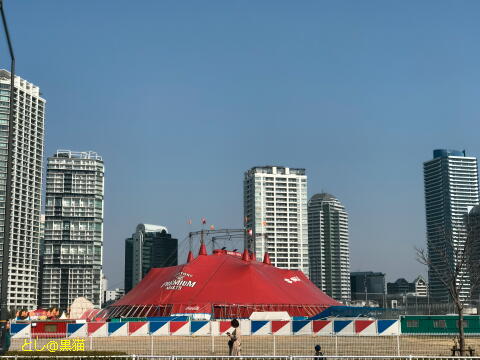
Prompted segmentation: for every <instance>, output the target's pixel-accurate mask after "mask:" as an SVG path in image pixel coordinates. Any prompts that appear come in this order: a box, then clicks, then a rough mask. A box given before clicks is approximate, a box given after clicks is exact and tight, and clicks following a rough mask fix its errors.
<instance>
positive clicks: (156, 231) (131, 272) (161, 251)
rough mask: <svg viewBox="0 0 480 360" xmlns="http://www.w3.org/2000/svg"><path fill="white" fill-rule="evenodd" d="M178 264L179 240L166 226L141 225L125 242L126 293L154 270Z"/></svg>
mask: <svg viewBox="0 0 480 360" xmlns="http://www.w3.org/2000/svg"><path fill="white" fill-rule="evenodd" d="M177 263H178V240H177V239H175V238H172V235H171V234H169V233H168V230H167V228H166V227H164V226H160V225H151V224H139V225H138V226H137V229H136V231H135V233H134V234H133V235H132V237H131V238H128V239H126V240H125V293H127V292H129V291H130V290H131V289H132V288H133V287H134V286H135V285H137V284H138V283H139V282H140V281H141V280H142V279H143V277H144V276H145V275H147V273H148V272H149V271H150V269H152V268H160V267H167V266H175V265H177Z"/></svg>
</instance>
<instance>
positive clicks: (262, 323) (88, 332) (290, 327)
mask: <svg viewBox="0 0 480 360" xmlns="http://www.w3.org/2000/svg"><path fill="white" fill-rule="evenodd" d="M240 327H241V330H242V335H244V336H245V335H254V336H257V335H258V336H260V335H279V336H289V335H294V336H296V335H299V336H300V335H316V336H329V335H330V336H332V335H336V336H355V335H359V336H392V335H400V334H401V327H400V322H399V320H368V319H359V320H337V319H335V320H313V321H312V320H293V321H279V320H278V321H277V320H274V321H269V320H240ZM233 330H234V328H233V327H232V326H231V324H230V321H229V320H220V321H208V320H192V321H187V320H181V321H177V320H175V321H167V320H164V321H129V322H108V323H106V322H90V323H69V324H67V326H66V330H65V334H64V333H63V332H61V333H59V334H57V335H59V336H63V335H64V336H65V337H86V336H92V337H107V336H112V337H113V336H148V335H152V336H170V335H171V336H223V335H226V333H227V332H230V333H232V332H233ZM10 332H11V335H12V337H13V338H21V337H30V336H35V334H34V333H33V332H32V325H31V324H28V323H19V324H16V323H14V324H12V326H11V330H10ZM43 335H46V334H43Z"/></svg>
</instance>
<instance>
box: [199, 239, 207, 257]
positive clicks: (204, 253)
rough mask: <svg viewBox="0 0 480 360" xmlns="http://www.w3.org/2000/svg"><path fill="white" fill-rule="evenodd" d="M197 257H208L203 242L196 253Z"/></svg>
mask: <svg viewBox="0 0 480 360" xmlns="http://www.w3.org/2000/svg"><path fill="white" fill-rule="evenodd" d="M198 255H208V254H207V247H206V246H205V243H204V242H202V244H201V245H200V251H199V252H198Z"/></svg>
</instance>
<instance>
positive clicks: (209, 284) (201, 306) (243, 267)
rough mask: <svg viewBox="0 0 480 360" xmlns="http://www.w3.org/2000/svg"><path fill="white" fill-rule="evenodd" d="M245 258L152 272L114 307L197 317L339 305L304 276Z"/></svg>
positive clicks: (209, 259) (202, 259)
mask: <svg viewBox="0 0 480 360" xmlns="http://www.w3.org/2000/svg"><path fill="white" fill-rule="evenodd" d="M243 259H245V256H243ZM243 259H242V256H241V254H238V253H232V252H227V251H225V250H215V251H214V254H212V255H199V256H198V257H197V258H195V259H193V260H192V261H191V262H190V263H187V264H183V265H178V266H172V267H166V268H159V269H152V270H150V272H149V273H148V274H147V275H146V276H145V277H144V278H143V280H142V281H141V282H140V283H139V284H138V285H137V286H136V287H135V288H134V289H132V290H131V291H130V292H128V293H127V294H126V295H125V296H124V297H122V298H121V299H120V300H118V301H117V302H116V303H115V304H113V305H112V306H113V307H118V306H122V305H123V306H124V305H130V306H144V305H163V304H171V305H173V306H174V310H173V311H174V312H175V310H178V311H181V312H190V313H195V312H210V311H211V306H212V305H253V304H255V305H257V304H266V305H277V304H279V305H299V306H300V305H306V306H322V307H328V306H331V305H340V303H338V302H337V301H335V300H333V299H332V298H330V297H329V296H327V295H325V294H324V293H323V292H321V291H320V290H319V289H318V288H317V287H316V286H315V285H314V284H313V283H312V282H311V281H310V280H309V279H308V278H307V277H306V276H305V275H304V274H303V273H302V272H301V271H298V270H285V269H279V268H276V267H274V266H272V265H267V264H264V263H262V262H259V261H255V260H250V259H248V260H243ZM175 305H177V306H175Z"/></svg>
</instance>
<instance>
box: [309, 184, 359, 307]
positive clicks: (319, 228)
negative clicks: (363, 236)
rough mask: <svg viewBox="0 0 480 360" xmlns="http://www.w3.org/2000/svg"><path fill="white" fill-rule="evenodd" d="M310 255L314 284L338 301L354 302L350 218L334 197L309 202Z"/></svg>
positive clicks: (318, 197) (321, 196) (319, 195)
mask: <svg viewBox="0 0 480 360" xmlns="http://www.w3.org/2000/svg"><path fill="white" fill-rule="evenodd" d="M308 254H309V260H308V261H309V269H310V280H312V282H313V283H314V284H315V285H317V286H318V287H319V288H320V289H321V290H322V291H323V292H325V293H326V294H327V295H329V296H331V297H333V298H334V299H335V300H339V301H350V251H349V246H348V214H347V212H346V210H345V207H344V206H343V205H342V204H341V203H340V201H338V199H336V198H335V197H334V196H332V195H330V194H327V193H321V194H316V195H313V196H312V197H311V199H310V201H309V202H308Z"/></svg>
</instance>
